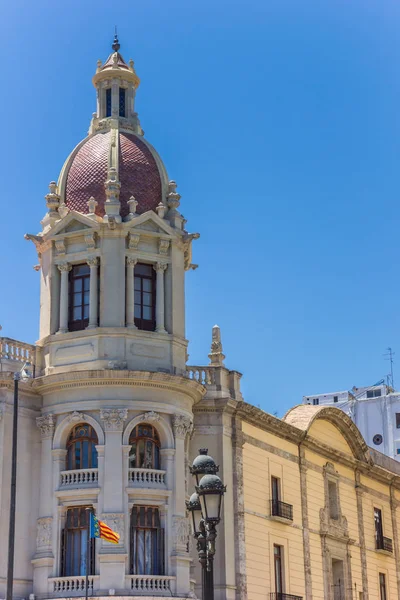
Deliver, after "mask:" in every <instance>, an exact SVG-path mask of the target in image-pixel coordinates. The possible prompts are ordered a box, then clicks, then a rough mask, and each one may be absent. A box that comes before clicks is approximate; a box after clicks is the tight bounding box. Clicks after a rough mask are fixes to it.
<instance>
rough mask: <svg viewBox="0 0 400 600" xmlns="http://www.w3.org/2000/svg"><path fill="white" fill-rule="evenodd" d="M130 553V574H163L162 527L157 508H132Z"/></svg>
mask: <svg viewBox="0 0 400 600" xmlns="http://www.w3.org/2000/svg"><path fill="white" fill-rule="evenodd" d="M130 554H131V560H130V563H131V564H130V571H131V574H132V575H164V529H163V528H162V527H161V523H160V514H159V511H158V508H155V507H154V506H134V507H133V508H132V513H131V553H130Z"/></svg>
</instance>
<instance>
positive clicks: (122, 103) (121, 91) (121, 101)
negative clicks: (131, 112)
mask: <svg viewBox="0 0 400 600" xmlns="http://www.w3.org/2000/svg"><path fill="white" fill-rule="evenodd" d="M125 98H126V90H125V89H124V88H119V116H120V117H125Z"/></svg>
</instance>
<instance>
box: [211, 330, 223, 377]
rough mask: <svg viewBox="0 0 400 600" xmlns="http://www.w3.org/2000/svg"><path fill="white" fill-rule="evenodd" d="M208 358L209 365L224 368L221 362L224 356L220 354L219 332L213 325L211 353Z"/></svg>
mask: <svg viewBox="0 0 400 600" xmlns="http://www.w3.org/2000/svg"><path fill="white" fill-rule="evenodd" d="M208 357H209V359H210V365H213V366H216V367H223V366H224V362H223V361H224V358H225V354H223V352H222V341H221V330H220V328H219V327H218V325H214V327H213V328H212V341H211V352H210V354H209V355H208Z"/></svg>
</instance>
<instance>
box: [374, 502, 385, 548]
mask: <svg viewBox="0 0 400 600" xmlns="http://www.w3.org/2000/svg"><path fill="white" fill-rule="evenodd" d="M374 521H375V545H376V547H377V548H383V523H382V511H381V509H380V508H374Z"/></svg>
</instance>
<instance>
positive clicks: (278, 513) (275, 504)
mask: <svg viewBox="0 0 400 600" xmlns="http://www.w3.org/2000/svg"><path fill="white" fill-rule="evenodd" d="M271 517H281V518H282V519H288V521H293V506H292V505H291V504H286V502H281V501H280V500H271Z"/></svg>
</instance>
